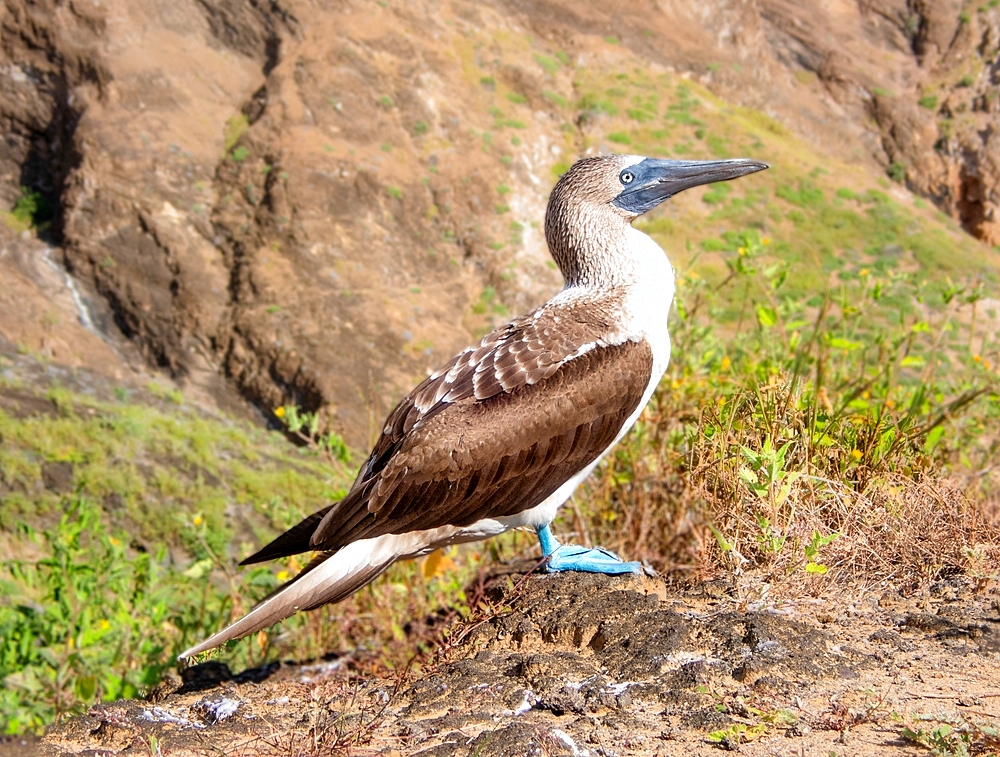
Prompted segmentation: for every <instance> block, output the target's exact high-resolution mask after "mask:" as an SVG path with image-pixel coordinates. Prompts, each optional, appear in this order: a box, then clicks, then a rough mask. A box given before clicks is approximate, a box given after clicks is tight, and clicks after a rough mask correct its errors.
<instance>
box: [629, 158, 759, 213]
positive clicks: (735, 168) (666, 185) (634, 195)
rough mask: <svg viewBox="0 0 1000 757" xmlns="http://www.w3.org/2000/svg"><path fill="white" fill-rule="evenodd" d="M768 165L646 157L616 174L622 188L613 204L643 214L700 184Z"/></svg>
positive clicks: (742, 174) (741, 161) (727, 179)
mask: <svg viewBox="0 0 1000 757" xmlns="http://www.w3.org/2000/svg"><path fill="white" fill-rule="evenodd" d="M765 168H770V166H769V165H768V164H767V163H761V162H760V161H759V160H748V159H747V158H732V159H730V160H663V159H660V158H646V159H645V160H641V161H640V162H638V163H636V164H635V165H632V166H629V167H628V168H624V169H622V171H621V172H620V173H619V175H618V180H619V182H620V183H621V186H622V191H621V194H619V195H618V196H617V197H616V198H615V199H614V200H612V202H613V204H614V205H616V206H618V207H619V208H621V209H622V210H624V211H627V212H629V213H634V214H635V215H642V214H643V213H645V212H646V211H648V210H652V209H653V208H655V207H656V206H657V205H659V204H660V203H661V202H663V201H664V200H666V199H669V198H670V197H673V196H674V195H675V194H677V193H678V192H683V191H684V190H685V189H690V188H691V187H697V186H698V185H699V184H712V183H714V182H716V181H729V180H730V179H738V178H739V177H740V176H746V175H747V174H751V173H757V171H763V170H764V169H765Z"/></svg>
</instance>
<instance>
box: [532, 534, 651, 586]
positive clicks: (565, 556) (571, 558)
mask: <svg viewBox="0 0 1000 757" xmlns="http://www.w3.org/2000/svg"><path fill="white" fill-rule="evenodd" d="M538 540H539V541H540V542H541V545H542V552H543V553H544V554H545V556H546V557H547V558H549V559H548V562H547V563H546V570H548V571H549V572H550V573H551V572H556V571H563V570H578V571H581V572H584V573H607V574H610V575H617V574H620V573H642V565H640V564H639V563H637V562H624V561H622V559H621V558H620V557H618V555H616V554H615V553H614V552H608V551H607V550H606V549H587V548H586V547H576V546H573V545H571V544H560V543H559V542H558V541H556V537H555V536H553V535H552V529H550V528H549V527H548V526H544V527H542V528H539V529H538Z"/></svg>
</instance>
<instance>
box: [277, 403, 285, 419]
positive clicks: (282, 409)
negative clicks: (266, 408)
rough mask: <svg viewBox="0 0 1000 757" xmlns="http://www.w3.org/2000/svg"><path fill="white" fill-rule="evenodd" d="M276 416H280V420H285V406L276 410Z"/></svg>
mask: <svg viewBox="0 0 1000 757" xmlns="http://www.w3.org/2000/svg"><path fill="white" fill-rule="evenodd" d="M274 414H275V415H276V416H278V417H279V418H284V417H285V406H284V405H282V406H281V407H276V408H274Z"/></svg>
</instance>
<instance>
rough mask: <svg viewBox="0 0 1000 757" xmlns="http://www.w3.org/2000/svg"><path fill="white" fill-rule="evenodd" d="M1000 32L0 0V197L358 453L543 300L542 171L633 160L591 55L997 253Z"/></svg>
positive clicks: (982, 19)
mask: <svg viewBox="0 0 1000 757" xmlns="http://www.w3.org/2000/svg"><path fill="white" fill-rule="evenodd" d="M998 28H1000V8H996V7H993V8H990V7H989V4H987V5H986V6H984V9H982V10H976V9H968V10H965V11H964V12H963V6H962V4H961V3H960V2H958V1H957V0H951V1H950V2H923V0H909V1H908V2H903V0H866V1H861V2H847V1H846V0H843V1H839V2H823V3H818V2H817V3H807V4H805V5H803V4H802V3H792V2H788V1H786V0H714V1H713V2H696V3H691V2H680V0H677V1H676V2H675V1H672V0H660V1H659V2H647V3H642V4H640V5H639V6H635V4H629V5H628V6H627V7H622V8H618V7H617V6H614V5H611V4H600V3H590V4H581V3H577V2H573V3H571V2H559V1H557V0H551V1H550V2H513V3H499V2H494V3H486V4H482V3H473V2H463V1H462V0H455V2H450V3H442V4H437V3H423V4H420V3H418V4H411V3H405V4H398V5H396V4H374V5H372V4H367V3H361V2H340V3H330V4H326V3H317V2H307V1H306V0H282V2H266V3H265V2H257V1H256V0H254V1H252V2H249V3H247V2H237V1H236V0H232V1H229V0H220V1H218V2H216V1H214V0H179V1H178V2H169V3H167V2H157V1H155V0H142V1H141V2H125V1H124V0H110V1H109V2H103V3H100V4H98V3H95V2H91V1H90V0H72V1H71V2H54V1H51V0H37V1H32V0H9V1H8V2H7V3H6V5H5V6H4V10H3V16H2V17H0V44H2V49H3V53H4V56H5V57H6V58H7V63H6V65H4V66H3V67H2V69H0V125H2V127H3V128H4V131H5V133H6V135H7V136H6V149H5V150H4V151H3V153H2V154H0V199H2V201H3V204H4V206H5V207H8V208H9V207H12V206H13V205H14V204H15V202H16V201H17V198H18V196H19V194H20V192H21V190H20V187H22V186H24V187H28V188H29V189H31V190H32V191H34V192H35V193H37V198H38V200H39V202H40V205H39V208H38V210H37V211H36V213H35V219H36V221H37V222H40V223H45V222H48V226H47V231H46V232H45V233H46V234H48V238H49V239H50V241H52V242H53V243H56V244H58V245H60V246H61V248H62V251H63V256H64V260H65V264H66V266H67V267H68V269H69V270H70V271H71V272H72V274H73V276H75V277H76V278H77V279H78V280H80V281H81V282H82V284H83V285H84V287H85V289H86V290H87V291H89V292H90V294H91V295H92V296H93V297H94V298H95V300H97V301H99V302H102V303H106V306H107V307H108V308H109V309H110V315H111V317H113V320H114V321H115V322H116V323H117V326H118V328H120V329H121V331H122V332H123V333H124V334H125V335H126V336H127V337H128V338H129V339H130V340H131V342H132V343H133V344H134V345H136V346H137V347H138V348H139V349H140V350H141V352H142V353H143V354H144V356H145V358H146V360H148V361H149V362H151V363H152V364H155V365H158V366H161V367H163V368H165V369H167V370H169V371H170V372H171V373H172V374H174V375H175V376H176V377H178V378H181V379H183V380H186V381H189V382H191V383H194V384H196V385H208V384H211V383H212V381H213V380H215V377H217V376H219V375H224V376H225V377H226V378H227V380H228V381H229V383H230V385H231V386H232V387H233V388H235V389H236V390H238V391H239V392H240V393H242V394H243V395H244V396H246V397H248V398H249V399H251V400H252V401H253V402H255V403H256V404H258V406H260V407H261V408H262V409H265V410H267V409H269V408H273V407H275V406H276V405H279V404H281V403H284V402H289V401H291V402H298V403H301V404H304V405H306V406H308V407H311V408H315V407H320V406H323V407H326V408H327V409H328V411H329V413H330V418H331V420H332V422H333V424H334V426H335V427H337V428H339V429H340V430H342V431H345V432H346V433H347V434H348V437H349V439H350V440H351V441H353V442H354V443H356V444H363V443H364V442H365V441H366V439H367V437H368V435H369V434H370V433H371V430H372V423H373V420H374V422H377V420H378V419H377V418H376V419H371V418H369V417H368V413H367V411H366V410H365V409H364V408H366V407H371V406H374V408H375V414H376V415H381V414H382V413H383V412H384V411H385V410H386V409H387V405H389V404H390V403H391V402H393V401H394V400H395V399H398V397H399V396H400V394H401V393H402V392H403V391H405V390H406V389H408V388H409V386H410V385H412V383H413V381H415V380H417V379H419V378H420V377H422V376H423V375H424V374H425V373H426V371H427V370H428V369H430V368H432V367H434V366H435V365H437V364H438V363H440V362H441V361H442V360H444V359H445V358H447V357H448V356H449V355H450V354H452V353H453V352H454V351H455V350H456V349H458V348H460V347H462V346H464V345H465V344H467V343H468V342H469V341H470V340H471V339H473V338H474V337H475V336H476V335H478V334H479V333H481V332H482V331H484V330H485V329H486V328H488V327H489V326H490V325H491V323H493V322H494V321H495V320H497V319H501V318H503V317H504V314H505V313H506V312H507V310H508V309H509V310H521V309H525V308H528V307H530V306H532V305H533V304H536V303H537V302H539V301H541V300H542V299H544V298H545V297H546V296H548V295H550V294H551V293H552V292H553V291H554V290H555V289H556V288H558V286H559V284H560V282H559V277H558V275H557V273H556V272H555V271H553V270H552V269H551V267H550V266H549V265H548V261H547V254H546V252H545V246H544V240H543V239H542V236H541V233H540V230H539V223H540V221H541V218H542V214H543V211H544V201H545V197H546V195H547V192H548V189H549V187H550V186H551V184H552V182H553V181H554V176H555V173H554V171H553V169H556V170H557V169H558V166H559V164H561V163H563V162H568V161H571V160H572V159H574V158H575V157H576V156H577V155H579V154H581V153H582V152H584V151H586V150H588V149H618V150H622V149H627V148H622V147H621V146H620V145H616V144H613V143H610V142H608V141H607V140H608V139H609V137H607V135H605V134H604V128H603V126H602V124H605V121H606V119H607V114H606V113H605V112H602V108H601V105H600V103H597V104H595V103H593V102H588V101H586V94H587V93H586V92H584V91H583V89H582V88H581V84H580V72H581V71H582V70H584V69H586V70H588V71H598V72H604V73H606V74H607V75H608V76H612V75H613V72H615V71H623V70H632V69H634V68H636V67H637V66H641V67H646V68H650V70H653V71H654V72H664V71H670V70H675V71H678V72H682V73H686V74H689V75H690V76H692V78H694V79H696V80H698V81H701V82H702V83H705V84H707V85H708V86H709V87H710V88H712V89H713V90H714V91H716V92H717V93H719V94H721V95H722V96H724V97H726V98H728V99H730V100H732V101H734V102H737V103H740V104H744V105H748V106H752V107H755V108H758V109H761V110H764V111H765V112H767V113H769V114H770V115H772V116H774V117H776V118H778V119H779V120H780V121H782V122H784V123H785V124H787V125H788V126H790V127H791V128H792V129H793V130H794V131H796V132H798V133H800V134H802V135H804V136H805V137H806V138H807V139H810V140H812V141H814V142H815V143H817V144H820V145H822V146H823V148H824V149H825V150H827V151H828V152H830V153H831V154H834V155H839V156H840V157H841V158H843V159H846V160H849V161H855V162H859V163H861V164H864V165H867V166H869V167H871V168H873V169H875V170H878V171H889V172H890V173H891V174H892V175H894V176H895V177H896V178H898V179H899V180H902V181H905V182H906V184H907V185H908V186H909V187H910V188H911V189H912V190H914V191H916V192H919V193H921V194H924V195H926V196H927V197H929V198H931V199H933V201H934V202H935V203H937V204H938V205H939V206H940V208H941V209H942V210H943V211H945V212H946V213H948V214H949V215H951V216H952V217H954V218H955V219H957V220H959V221H960V222H961V223H962V224H963V225H964V226H965V228H966V229H967V230H968V231H969V232H970V233H972V234H974V235H976V236H978V237H979V238H981V239H984V240H986V241H988V242H990V243H992V244H997V243H998V242H1000V229H998V226H997V220H996V217H995V212H996V206H997V203H998V202H1000V190H998V182H1000V157H998V153H997V150H998V146H997V145H998V142H997V136H996V126H995V124H994V123H993V121H995V119H996V112H997V109H998V107H1000V106H998V97H997V95H998V92H1000V63H998V59H997V50H998V46H1000V39H998V37H997V35H998V32H997V29H998ZM991 119H992V120H991ZM612 142H613V140H612ZM38 296H39V297H41V296H42V295H41V294H39V295H38ZM22 301H23V298H22ZM11 328H12V327H8V332H9V331H10V329H11ZM6 336H7V337H8V338H10V339H11V340H12V341H17V338H18V337H17V334H12V333H6Z"/></svg>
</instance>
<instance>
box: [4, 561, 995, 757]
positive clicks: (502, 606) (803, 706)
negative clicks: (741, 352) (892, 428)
mask: <svg viewBox="0 0 1000 757" xmlns="http://www.w3.org/2000/svg"><path fill="white" fill-rule="evenodd" d="M516 580H517V583H516V584H515V583H513V582H511V583H510V584H507V583H506V581H505V580H504V579H500V580H498V581H494V582H488V583H487V584H486V592H485V595H484V596H483V599H484V602H483V604H482V605H481V608H480V609H479V610H478V611H477V614H476V615H475V616H474V617H472V618H470V620H469V621H468V622H467V623H465V624H456V625H455V626H453V627H452V628H451V631H452V632H451V634H449V635H448V637H447V638H448V643H447V644H446V648H445V649H444V650H443V651H442V656H441V657H440V658H439V659H436V660H425V661H424V662H423V667H422V669H421V670H420V671H419V672H418V671H416V670H415V669H411V670H409V671H402V672H397V673H395V674H387V675H385V676H379V675H373V674H371V673H370V672H367V671H370V670H371V667H370V666H365V667H364V670H365V671H366V672H365V673H363V674H362V673H359V672H357V669H356V668H354V665H353V663H354V662H355V661H354V660H352V658H351V657H349V656H346V657H340V658H336V659H331V660H327V661H321V662H318V663H315V664H310V665H295V664H280V663H272V664H270V665H267V666H265V667H261V668H257V669H254V670H250V671H245V672H243V673H240V674H237V675H235V676H234V675H232V673H231V671H230V670H229V669H228V667H227V666H225V665H224V664H222V663H219V662H209V663H206V664H204V665H200V666H197V667H194V668H190V669H188V670H186V671H184V673H183V676H184V679H183V681H181V680H179V679H177V678H176V677H174V678H173V679H172V680H169V681H166V682H164V683H163V684H161V685H160V686H159V687H157V689H156V690H154V692H152V693H151V695H150V697H149V699H148V700H146V701H141V700H131V701H129V700H124V701H119V702H109V703H101V704H99V705H97V706H95V707H94V708H92V709H91V710H90V711H89V712H88V713H87V714H86V715H84V716H81V717H77V718H73V719H69V720H66V721H64V722H63V723H61V724H58V725H55V726H53V727H51V728H50V729H49V730H48V732H47V733H46V734H45V736H44V737H43V738H42V739H41V740H40V741H39V742H37V743H35V744H32V745H30V746H31V749H30V751H29V750H28V749H27V748H26V749H25V752H26V753H37V754H41V755H70V754H81V755H82V754H93V753H95V752H100V753H103V754H111V755H119V754H120V755H135V754H146V753H148V752H149V750H150V745H151V744H152V745H153V746H154V751H155V750H160V751H162V753H163V754H170V755H176V756H177V757H181V756H186V755H202V754H205V753H206V750H208V749H211V750H215V751H220V752H224V753H227V754H260V755H272V754H273V755H279V754H289V753H291V754H341V753H344V754H346V753H350V754H366V755H367V754H372V755H374V754H382V755H403V754H419V755H424V756H425V757H431V756H433V755H440V756H441V757H444V756H445V755H479V756H480V757H486V756H487V755H492V756H495V757H508V756H510V757H513V756H514V755H531V754H545V755H567V756H568V755H584V754H589V755H616V754H617V755H626V754H627V755H637V756H639V757H653V755H690V754H710V753H712V750H713V749H718V748H720V747H721V748H724V749H726V750H735V751H740V752H742V753H744V754H753V755H761V756H763V755H773V754H786V753H790V754H802V753H806V754H813V753H816V754H829V753H830V752H837V753H838V754H839V753H840V750H842V745H843V744H844V743H845V742H848V741H849V742H850V744H851V748H852V749H854V750H856V752H857V753H858V754H866V755H874V756H876V757H883V756H885V757H890V756H891V755H895V754H898V753H899V749H900V743H901V741H900V738H899V736H898V734H900V733H901V732H902V730H903V726H904V724H903V723H900V722H899V719H900V713H901V714H903V716H904V717H905V716H907V715H908V713H911V712H914V713H929V712H935V713H937V712H942V708H945V707H954V704H953V703H954V702H955V701H956V700H957V703H958V706H959V709H958V710H957V711H956V710H951V712H952V713H953V714H951V715H941V716H940V717H941V719H942V720H945V719H946V718H951V719H952V721H950V722H954V721H956V720H957V719H960V718H972V717H978V716H980V714H981V713H983V712H984V710H988V709H989V704H988V698H989V697H990V696H993V695H995V693H996V692H995V689H996V684H995V682H996V674H995V662H994V659H993V658H994V657H995V655H996V654H997V652H998V650H1000V623H997V619H996V614H995V612H994V611H993V610H992V605H991V602H995V598H994V597H991V596H988V595H985V594H983V593H980V592H979V591H977V590H976V588H975V587H974V586H973V584H972V582H971V581H970V582H966V581H963V580H961V579H954V580H951V581H948V582H941V583H939V584H935V585H934V586H933V587H931V589H930V591H928V592H925V593H924V594H922V595H919V596H916V597H911V598H908V599H903V598H901V597H898V596H894V595H893V594H892V593H891V592H886V593H885V594H884V595H882V596H881V597H880V598H877V597H874V596H865V595H864V592H860V594H859V593H857V592H852V594H851V598H850V601H849V602H848V601H843V600H842V599H837V598H832V597H828V598H824V599H812V598H810V599H809V600H805V601H787V602H785V603H783V604H781V605H767V604H765V603H763V602H755V603H753V605H754V606H753V607H752V608H747V607H746V605H745V604H744V603H741V602H740V601H739V600H738V599H737V598H736V597H734V596H730V594H736V593H738V591H739V590H738V589H737V587H735V586H733V585H731V584H727V583H726V582H716V583H713V584H707V585H704V586H701V587H698V588H697V589H695V590H693V591H689V592H686V593H684V594H681V595H679V594H676V593H670V594H669V596H668V592H667V591H666V588H665V586H664V584H663V583H662V582H661V581H660V580H659V579H651V578H639V577H636V576H630V577H620V576H595V575H585V574H580V573H565V574H556V575H548V576H528V577H525V578H524V579H521V578H520V577H516ZM507 586H509V587H510V588H505V587H507ZM482 608H486V610H485V611H483V609H482ZM243 643H247V642H243ZM362 654H363V653H362ZM352 670H353V671H354V672H352ZM925 675H926V676H927V678H928V679H931V678H932V679H933V681H934V684H933V686H930V685H928V684H927V682H926V681H925V678H924V676H925ZM873 692H874V693H873ZM922 717H924V718H926V717H928V715H923V716H922ZM917 722H918V723H926V720H919V721H917ZM973 722H974V721H973ZM907 725H908V724H907ZM923 727H926V726H923ZM977 738H980V739H981V738H982V736H977ZM980 743H982V742H980ZM2 744H3V742H0V745H2ZM15 753H16V752H15Z"/></svg>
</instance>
